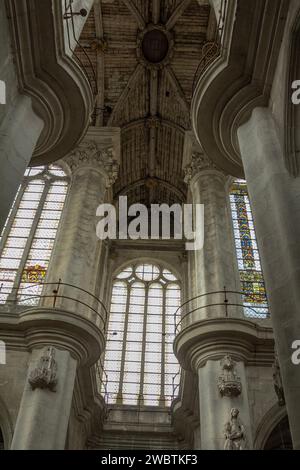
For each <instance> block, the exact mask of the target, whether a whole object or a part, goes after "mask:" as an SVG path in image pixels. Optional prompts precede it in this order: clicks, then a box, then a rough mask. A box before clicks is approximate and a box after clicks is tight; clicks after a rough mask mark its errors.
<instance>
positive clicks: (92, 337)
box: [0, 307, 105, 367]
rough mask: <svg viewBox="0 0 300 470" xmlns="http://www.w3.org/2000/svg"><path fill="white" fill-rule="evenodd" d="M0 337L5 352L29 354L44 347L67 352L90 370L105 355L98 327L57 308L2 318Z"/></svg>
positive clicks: (2, 316) (103, 340) (7, 315)
mask: <svg viewBox="0 0 300 470" xmlns="http://www.w3.org/2000/svg"><path fill="white" fill-rule="evenodd" d="M0 325H1V331H2V337H3V340H4V341H5V343H6V345H7V348H8V349H15V348H17V349H18V350H24V351H28V350H29V351H30V350H33V349H35V348H36V349H40V348H45V347H47V346H51V347H54V348H56V349H61V350H66V351H69V352H70V354H71V356H72V357H73V358H74V359H76V360H77V361H78V364H79V365H80V366H88V367H91V366H92V365H94V364H95V363H96V361H98V359H99V357H100V355H101V354H102V353H103V351H104V347H105V346H104V345H105V337H104V333H103V332H102V331H101V330H100V328H99V325H97V324H95V323H94V322H92V321H91V320H89V319H87V318H84V317H83V316H81V315H78V314H76V313H72V312H69V311H66V310H62V309H59V308H43V307H35V308H29V309H28V310H26V311H25V312H22V313H20V314H19V315H15V314H3V315H1V320H0Z"/></svg>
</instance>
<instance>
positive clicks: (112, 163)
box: [65, 141, 119, 188]
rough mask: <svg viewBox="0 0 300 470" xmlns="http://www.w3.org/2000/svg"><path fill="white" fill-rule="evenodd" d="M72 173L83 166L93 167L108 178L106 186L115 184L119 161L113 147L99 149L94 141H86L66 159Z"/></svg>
mask: <svg viewBox="0 0 300 470" xmlns="http://www.w3.org/2000/svg"><path fill="white" fill-rule="evenodd" d="M65 161H66V163H67V164H68V166H69V167H70V169H71V171H72V173H75V172H76V171H77V170H79V169H81V168H93V169H95V170H98V171H100V172H101V173H102V174H103V175H104V177H105V179H106V187H107V188H109V187H110V186H112V185H113V184H114V182H115V181H116V179H117V177H118V172H119V163H118V161H117V159H116V158H115V155H114V150H113V148H112V147H107V148H105V149H99V147H98V145H97V143H96V142H94V141H84V142H82V143H81V144H80V146H79V147H78V148H77V149H76V150H75V151H74V152H73V153H72V154H70V155H69V156H68V157H66V159H65Z"/></svg>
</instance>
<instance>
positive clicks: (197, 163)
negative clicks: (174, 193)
mask: <svg viewBox="0 0 300 470" xmlns="http://www.w3.org/2000/svg"><path fill="white" fill-rule="evenodd" d="M216 169H217V167H216V166H215V165H214V164H213V162H212V161H211V160H210V159H209V158H208V157H207V156H206V155H204V154H202V153H199V152H194V153H193V154H192V157H191V161H190V163H189V164H188V165H186V166H185V167H184V173H185V178H184V181H185V183H187V184H189V183H190V182H191V180H192V179H193V178H194V177H195V176H196V175H197V174H198V173H200V172H201V171H203V170H216Z"/></svg>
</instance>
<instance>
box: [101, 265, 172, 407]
mask: <svg viewBox="0 0 300 470" xmlns="http://www.w3.org/2000/svg"><path fill="white" fill-rule="evenodd" d="M180 303H181V287H180V283H179V281H178V279H177V277H176V276H175V275H174V274H173V273H172V272H171V271H169V270H168V269H165V268H164V267H163V266H159V265H156V264H150V263H149V264H147V263H144V264H132V265H130V266H128V267H126V268H125V269H124V270H122V272H120V273H119V274H118V275H117V276H116V278H115V279H114V282H113V287H112V298H111V307H110V318H109V326H108V337H107V346H106V353H105V361H104V369H105V371H106V374H107V379H108V380H107V393H108V402H109V403H112V404H116V403H118V404H127V405H140V406H143V405H145V406H169V405H170V403H171V401H172V396H173V391H174V389H175V387H176V386H178V383H179V364H178V362H177V360H176V357H175V356H174V353H173V341H174V314H175V311H176V309H177V308H178V307H179V305H180ZM102 391H103V392H104V386H103V389H102Z"/></svg>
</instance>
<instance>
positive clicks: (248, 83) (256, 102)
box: [191, 0, 289, 177]
mask: <svg viewBox="0 0 300 470" xmlns="http://www.w3.org/2000/svg"><path fill="white" fill-rule="evenodd" d="M251 1H252V2H253V8H251V12H250V13H251V14H249V8H248V2H245V1H244V0H232V1H230V2H227V4H228V10H227V14H226V19H225V27H224V33H223V38H224V39H223V44H222V47H221V53H220V56H219V58H218V59H216V60H215V61H213V63H212V64H211V65H210V66H209V67H208V68H207V70H206V71H205V72H204V74H203V75H202V76H201V77H200V79H199V81H198V83H197V85H196V89H195V93H194V97H193V101H192V110H191V114H192V127H193V130H194V133H195V135H196V136H197V138H198V140H199V141H200V142H201V145H202V147H203V150H204V152H205V153H206V154H207V155H210V156H211V158H212V159H213V161H214V163H215V164H216V165H218V167H220V168H221V169H222V170H224V171H225V172H226V173H227V174H231V175H234V176H235V177H244V173H243V166H242V162H241V156H240V149H239V144H238V138H237V130H238V128H239V127H240V126H241V125H242V124H243V123H245V122H246V121H247V120H248V119H249V118H250V116H251V113H252V111H253V109H255V108H256V107H261V106H268V104H269V99H270V91H271V87H270V83H272V79H273V77H274V74H275V71H276V67H277V61H278V56H279V51H280V47H281V43H282V37H283V32H284V27H285V22H286V17H287V13H288V3H289V2H287V1H286V0H265V1H263V2H261V1H260V0H251ZM261 32H263V36H262V35H261ZM249 37H251V38H253V41H249ZM255 38H257V39H256V40H255ZM259 41H260V43H259ZM241 55H243V57H244V60H240V58H241Z"/></svg>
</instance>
